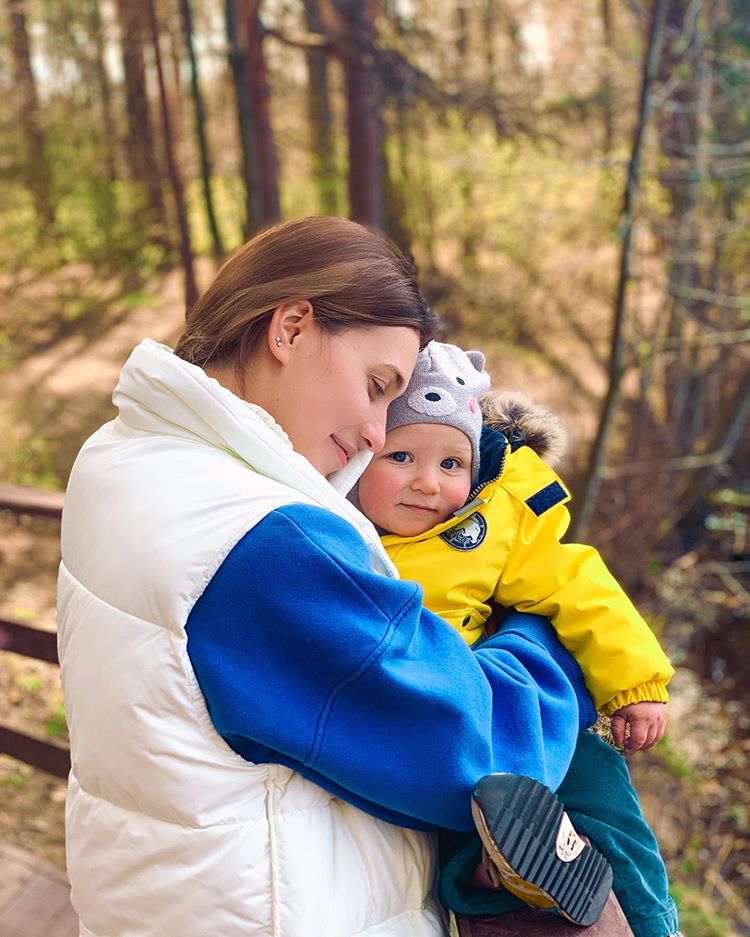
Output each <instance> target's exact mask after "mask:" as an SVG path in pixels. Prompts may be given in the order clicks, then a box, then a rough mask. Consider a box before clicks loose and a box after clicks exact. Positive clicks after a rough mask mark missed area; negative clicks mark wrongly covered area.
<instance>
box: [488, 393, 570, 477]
mask: <svg viewBox="0 0 750 937" xmlns="http://www.w3.org/2000/svg"><path fill="white" fill-rule="evenodd" d="M479 406H480V407H481V409H482V417H483V421H484V423H485V425H486V426H489V427H490V428H491V429H496V430H499V431H500V432H501V433H502V434H503V436H505V438H506V439H507V440H508V442H509V443H510V445H511V448H513V449H517V448H518V447H519V446H528V447H529V448H530V449H533V450H534V452H536V454H537V455H538V456H539V458H541V459H544V461H545V462H546V463H547V464H548V465H550V466H554V465H556V464H557V463H558V462H559V461H560V459H561V458H562V457H563V455H564V454H565V450H566V448H567V445H568V434H567V433H566V431H565V429H564V427H563V425H562V423H561V422H560V420H559V419H558V417H557V416H555V414H554V413H552V412H551V411H550V410H547V408H546V407H542V406H540V405H539V404H537V403H534V401H533V400H531V398H530V397H527V396H526V394H524V393H523V392H522V391H519V390H490V391H487V393H486V394H484V396H483V397H482V398H481V399H480V401H479Z"/></svg>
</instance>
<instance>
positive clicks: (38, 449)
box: [0, 413, 60, 491]
mask: <svg viewBox="0 0 750 937" xmlns="http://www.w3.org/2000/svg"><path fill="white" fill-rule="evenodd" d="M6 419H7V417H6V416H5V415H4V414H2V413H0V429H2V436H3V447H2V450H1V451H0V477H2V478H3V479H4V480H5V481H6V482H8V483H10V484H12V485H30V486H32V487H34V488H42V489H45V490H46V491H59V490H60V479H59V478H58V476H57V471H56V468H55V451H56V448H57V446H56V444H55V443H54V442H51V441H50V440H49V439H46V438H45V437H43V436H39V435H28V434H26V433H25V432H24V431H23V430H22V429H21V428H20V427H18V426H17V425H15V424H9V423H7V422H6ZM3 423H5V425H4V426H3V425H2V424H3Z"/></svg>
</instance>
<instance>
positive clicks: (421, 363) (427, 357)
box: [414, 345, 432, 374]
mask: <svg viewBox="0 0 750 937" xmlns="http://www.w3.org/2000/svg"><path fill="white" fill-rule="evenodd" d="M414 370H415V371H416V372H417V373H420V374H424V373H426V372H427V371H431V370H432V355H431V354H430V346H429V345H427V347H426V348H423V349H422V350H421V351H420V353H419V354H418V355H417V362H416V364H415V365H414Z"/></svg>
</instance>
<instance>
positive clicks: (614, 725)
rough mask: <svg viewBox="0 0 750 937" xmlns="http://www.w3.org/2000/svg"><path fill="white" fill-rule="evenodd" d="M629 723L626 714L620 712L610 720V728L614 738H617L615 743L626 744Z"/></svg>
mask: <svg viewBox="0 0 750 937" xmlns="http://www.w3.org/2000/svg"><path fill="white" fill-rule="evenodd" d="M627 724H628V720H627V719H626V718H625V716H621V715H619V714H618V713H615V715H614V716H612V720H611V722H610V729H611V731H612V738H613V739H614V740H615V745H624V744H625V729H626V726H627Z"/></svg>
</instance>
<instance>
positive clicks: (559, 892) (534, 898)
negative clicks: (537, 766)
mask: <svg viewBox="0 0 750 937" xmlns="http://www.w3.org/2000/svg"><path fill="white" fill-rule="evenodd" d="M471 809H472V813H473V816H474V822H475V824H476V827H477V831H478V832H479V835H480V836H481V838H482V842H483V843H484V847H485V849H486V850H487V853H488V855H489V857H490V858H491V859H492V862H493V863H494V865H495V867H496V868H497V870H498V872H499V874H500V878H501V879H502V881H503V884H505V885H506V886H507V887H508V890H509V891H512V892H513V893H514V894H516V895H518V896H519V897H521V898H523V900H524V901H526V902H527V903H528V904H531V905H536V906H538V907H545V906H546V907H550V906H552V907H554V908H556V909H557V910H558V911H559V912H560V914H562V915H563V916H564V917H566V918H567V919H568V920H569V921H572V922H573V923H574V924H579V925H581V926H583V927H586V926H588V925H590V924H594V923H595V922H596V921H597V920H598V919H599V916H600V915H601V913H602V910H603V909H604V905H605V904H606V902H607V896H608V895H609V892H610V890H611V888H612V869H611V868H610V865H609V863H608V862H607V860H606V859H605V858H604V856H603V855H602V854H601V853H600V852H598V851H597V850H596V849H594V847H593V846H591V845H590V844H589V843H587V842H585V841H584V840H582V839H581V837H580V836H578V834H577V833H576V832H575V830H574V829H573V825H572V824H571V822H570V820H569V819H568V815H567V814H566V813H565V811H564V810H563V805H562V804H561V803H560V801H559V800H558V799H557V797H556V796H555V795H554V794H553V793H552V791H551V790H550V789H549V788H548V787H545V786H544V785H543V784H541V783H540V782H539V781H535V780H534V779H533V778H527V777H523V776H522V775H517V774H489V775H487V776H486V777H484V778H482V779H481V780H480V781H479V783H478V784H477V786H476V787H475V788H474V793H473V796H472V803H471Z"/></svg>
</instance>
